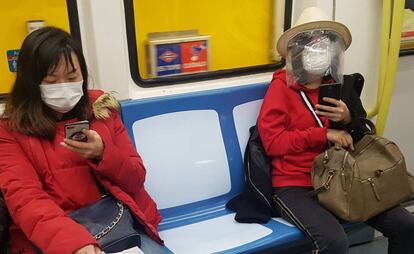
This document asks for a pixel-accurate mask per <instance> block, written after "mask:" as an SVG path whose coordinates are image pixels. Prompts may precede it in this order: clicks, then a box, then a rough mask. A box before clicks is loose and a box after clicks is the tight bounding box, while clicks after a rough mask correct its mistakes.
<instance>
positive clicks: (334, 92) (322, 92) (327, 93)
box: [318, 83, 342, 107]
mask: <svg viewBox="0 0 414 254" xmlns="http://www.w3.org/2000/svg"><path fill="white" fill-rule="evenodd" d="M341 87H342V84H341V83H332V84H322V85H320V86H319V96H318V104H321V105H326V106H331V107H335V105H333V104H331V103H329V102H326V101H324V100H322V98H323V97H329V98H333V99H337V100H339V99H341Z"/></svg>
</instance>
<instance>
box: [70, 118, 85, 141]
mask: <svg viewBox="0 0 414 254" xmlns="http://www.w3.org/2000/svg"><path fill="white" fill-rule="evenodd" d="M84 129H86V130H89V121H87V120H84V121H79V122H74V123H67V124H65V138H67V139H72V140H76V141H81V142H86V141H88V139H87V137H86V135H85V134H84V133H83V132H82V130H84Z"/></svg>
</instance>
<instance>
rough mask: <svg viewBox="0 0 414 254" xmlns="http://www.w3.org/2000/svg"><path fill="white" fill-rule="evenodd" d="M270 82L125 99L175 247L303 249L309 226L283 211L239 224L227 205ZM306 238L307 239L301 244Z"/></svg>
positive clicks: (164, 229) (163, 229)
mask: <svg viewBox="0 0 414 254" xmlns="http://www.w3.org/2000/svg"><path fill="white" fill-rule="evenodd" d="M267 87H268V84H267V83H263V84H252V85H246V86H239V87H232V88H225V89H217V90H211V91H204V92H196V93H189V94H183V95H173V96H165V97H158V98H151V99H141V100H132V101H125V102H122V103H121V108H122V118H123V121H124V124H125V126H126V128H127V129H128V132H129V134H130V136H131V137H132V140H133V141H134V142H135V145H136V147H137V150H138V152H139V153H140V154H141V156H142V158H143V160H144V164H145V165H146V168H147V179H146V183H145V185H146V188H147V190H148V191H149V193H150V194H151V196H152V197H153V198H154V199H155V201H156V202H157V204H158V208H159V209H160V212H161V215H162V216H163V217H164V220H163V221H162V222H161V224H160V234H161V237H162V238H163V239H164V240H165V243H166V246H167V247H168V251H169V252H170V253H180V254H182V253H191V254H194V253H256V252H260V251H265V250H268V249H272V253H297V252H298V251H300V250H303V248H305V249H306V248H309V247H310V245H309V244H308V245H306V239H305V238H304V236H303V234H302V233H301V232H300V231H299V230H298V229H297V228H296V227H294V226H292V225H290V224H289V223H286V222H285V221H283V220H281V219H277V218H276V219H272V220H270V221H269V222H268V223H267V224H263V225H260V224H240V223H237V222H235V221H234V213H232V212H231V211H229V210H228V209H226V208H225V204H226V203H227V201H228V200H229V199H231V198H232V197H234V196H235V195H237V194H239V193H240V192H241V191H242V188H243V183H244V175H243V154H244V153H243V152H242V151H244V149H245V146H246V143H247V140H248V136H249V131H248V130H249V128H250V126H252V125H254V124H255V122H256V119H257V115H258V111H259V109H260V105H261V103H262V99H263V97H264V95H265V93H266V90H267ZM303 246H305V247H303Z"/></svg>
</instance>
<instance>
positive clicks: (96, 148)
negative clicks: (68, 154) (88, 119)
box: [60, 129, 104, 160]
mask: <svg viewBox="0 0 414 254" xmlns="http://www.w3.org/2000/svg"><path fill="white" fill-rule="evenodd" d="M82 132H83V133H84V134H85V135H86V137H87V138H88V139H87V141H86V142H80V141H75V140H72V139H67V138H65V139H63V142H61V143H60V145H61V146H63V147H65V148H67V149H69V150H71V151H73V152H76V153H79V154H80V156H82V157H84V158H86V159H92V160H101V159H102V154H103V150H104V144H103V141H102V138H101V136H99V134H98V133H97V132H96V131H94V130H86V129H84V130H82Z"/></svg>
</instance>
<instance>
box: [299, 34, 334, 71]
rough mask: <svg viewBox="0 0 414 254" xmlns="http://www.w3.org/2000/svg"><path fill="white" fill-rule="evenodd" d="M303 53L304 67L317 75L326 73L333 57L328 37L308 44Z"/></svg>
mask: <svg viewBox="0 0 414 254" xmlns="http://www.w3.org/2000/svg"><path fill="white" fill-rule="evenodd" d="M302 54H303V55H302V62H303V69H305V70H306V71H307V72H308V73H309V74H312V75H315V76H321V77H322V76H324V75H325V73H326V71H327V70H328V68H329V67H330V65H331V59H332V57H331V49H330V41H329V39H328V38H326V39H322V40H320V41H319V40H318V41H316V42H314V43H312V44H311V45H306V46H305V47H304V49H303V53H302Z"/></svg>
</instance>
